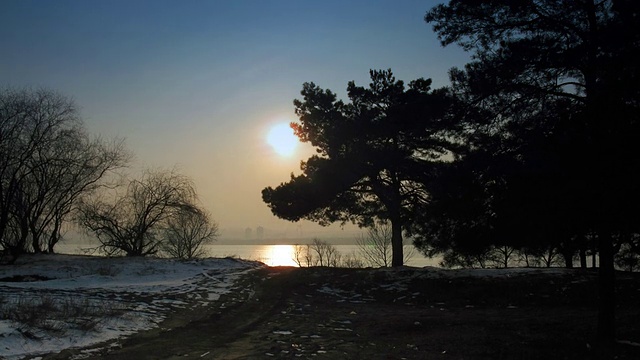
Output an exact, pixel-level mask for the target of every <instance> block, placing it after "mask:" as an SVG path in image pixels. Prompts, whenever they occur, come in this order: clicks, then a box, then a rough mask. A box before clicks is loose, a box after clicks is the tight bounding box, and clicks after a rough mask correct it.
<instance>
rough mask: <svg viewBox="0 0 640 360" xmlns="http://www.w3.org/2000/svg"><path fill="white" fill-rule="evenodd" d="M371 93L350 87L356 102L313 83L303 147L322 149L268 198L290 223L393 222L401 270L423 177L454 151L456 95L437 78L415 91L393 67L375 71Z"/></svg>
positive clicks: (304, 110)
mask: <svg viewBox="0 0 640 360" xmlns="http://www.w3.org/2000/svg"><path fill="white" fill-rule="evenodd" d="M370 75H371V83H370V84H369V87H368V88H365V87H359V86H356V84H355V83H354V82H350V83H349V84H348V86H347V93H348V97H349V100H350V102H349V103H344V102H343V101H341V100H337V97H336V94H334V93H332V92H331V91H330V90H323V89H321V88H320V87H318V86H317V85H315V84H313V83H305V84H304V85H303V89H302V92H301V94H302V96H303V100H295V101H294V105H295V107H296V114H297V115H298V117H299V118H300V122H299V123H292V124H291V125H292V127H293V129H294V131H295V133H296V135H297V136H298V137H299V138H300V140H301V141H303V142H310V143H311V144H312V145H313V146H315V147H316V148H317V152H318V155H315V156H312V157H311V158H309V159H308V160H307V161H305V162H303V163H302V165H301V170H302V174H301V175H297V176H294V175H291V180H290V181H289V182H286V183H282V184H280V185H279V186H277V187H276V188H271V187H268V188H265V189H264V190H263V191H262V197H263V200H264V201H265V203H267V204H268V205H269V207H270V208H271V211H272V212H273V213H274V214H275V215H276V216H278V217H281V218H283V219H287V220H291V221H297V220H300V219H308V220H312V221H316V222H319V223H320V224H328V223H331V222H336V221H340V222H354V223H358V224H360V225H361V226H368V225H371V224H373V223H374V222H376V221H382V220H388V221H389V222H390V223H391V225H392V232H393V235H392V243H393V245H392V247H393V260H392V265H393V266H400V265H402V263H403V253H402V245H403V244H402V231H403V228H406V227H407V226H408V224H409V223H410V221H411V220H412V219H413V217H414V215H415V213H416V212H417V211H418V208H419V207H420V206H422V205H423V204H424V203H425V202H426V201H427V197H428V192H427V189H426V188H425V186H424V184H423V182H422V179H423V178H424V176H425V175H426V174H428V173H429V172H431V171H432V168H433V164H434V163H435V162H438V161H440V159H441V157H442V156H444V155H446V154H447V153H448V151H449V147H451V146H452V145H451V143H450V139H448V138H447V136H446V133H445V130H447V129H448V128H449V127H450V124H447V121H446V118H445V116H444V115H445V114H446V113H447V108H448V106H449V100H448V94H447V93H446V92H445V91H442V90H431V80H425V79H418V80H415V81H412V82H411V83H410V84H409V86H408V88H406V87H405V85H404V83H403V82H402V81H399V80H396V79H395V77H394V76H393V74H392V72H391V70H387V71H373V70H372V71H371V72H370Z"/></svg>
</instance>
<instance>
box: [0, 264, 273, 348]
mask: <svg viewBox="0 0 640 360" xmlns="http://www.w3.org/2000/svg"><path fill="white" fill-rule="evenodd" d="M259 266H262V264H260V263H257V262H249V261H243V260H236V259H228V258H227V259H202V260H193V261H178V260H170V259H155V258H105V257H90V256H80V255H38V256H25V257H22V258H19V259H18V262H17V264H15V265H10V266H8V265H3V266H0V359H20V358H22V357H26V356H35V355H38V354H45V353H51V352H58V351H61V350H63V349H68V348H74V347H76V348H82V347H87V346H91V345H95V344H98V343H102V342H105V341H108V340H115V339H119V338H122V337H125V336H127V335H129V334H132V333H135V332H138V331H140V330H145V329H150V328H153V327H156V326H158V324H159V323H160V322H161V321H162V320H163V319H165V317H166V315H167V314H168V313H169V312H170V311H172V310H175V309H177V308H184V307H187V306H194V307H197V306H205V305H208V304H209V303H211V302H213V301H216V300H218V299H219V297H220V295H222V294H225V293H228V292H230V291H231V290H232V289H233V287H234V282H235V281H236V280H237V279H238V278H239V277H240V276H241V275H242V274H244V273H245V272H247V271H250V270H251V269H254V268H256V267H259ZM112 346H113V344H112Z"/></svg>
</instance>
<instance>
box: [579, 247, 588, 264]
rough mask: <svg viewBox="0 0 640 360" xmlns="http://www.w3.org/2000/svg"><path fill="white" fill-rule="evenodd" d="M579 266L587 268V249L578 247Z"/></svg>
mask: <svg viewBox="0 0 640 360" xmlns="http://www.w3.org/2000/svg"><path fill="white" fill-rule="evenodd" d="M580 268H582V269H586V268H587V250H585V249H584V248H583V247H582V248H580Z"/></svg>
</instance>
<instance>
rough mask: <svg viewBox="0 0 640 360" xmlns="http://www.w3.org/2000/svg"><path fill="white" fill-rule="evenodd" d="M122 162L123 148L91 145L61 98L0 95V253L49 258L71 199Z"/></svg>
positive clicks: (87, 190)
mask: <svg viewBox="0 0 640 360" xmlns="http://www.w3.org/2000/svg"><path fill="white" fill-rule="evenodd" d="M128 159H129V154H128V153H127V152H126V151H125V149H124V145H123V142H122V141H117V140H116V141H113V142H112V143H111V142H106V141H103V140H101V139H99V138H98V139H91V138H90V136H89V135H88V134H87V132H86V130H85V129H84V125H83V123H82V121H81V119H80V116H79V114H78V111H77V108H76V106H75V104H74V103H73V101H71V100H69V99H67V98H65V97H64V96H61V95H59V94H57V93H55V92H53V91H49V90H38V91H27V90H23V91H13V90H5V91H3V92H0V247H1V248H2V249H3V250H8V251H10V252H12V253H13V254H14V255H17V254H19V253H21V252H24V251H34V252H40V251H42V250H45V248H46V250H48V251H50V252H52V251H53V248H54V246H55V244H56V243H57V242H58V240H59V238H60V228H61V226H62V224H63V222H64V221H65V220H66V218H67V217H68V215H69V214H70V213H71V212H72V211H73V209H74V208H75V205H76V204H77V202H78V199H79V198H80V197H81V196H84V195H87V194H89V193H91V192H92V191H94V190H95V189H96V188H98V187H99V186H101V185H102V181H103V179H104V178H105V175H106V174H108V173H109V172H111V171H113V170H115V169H117V168H120V167H122V166H124V165H125V164H126V163H127V161H128Z"/></svg>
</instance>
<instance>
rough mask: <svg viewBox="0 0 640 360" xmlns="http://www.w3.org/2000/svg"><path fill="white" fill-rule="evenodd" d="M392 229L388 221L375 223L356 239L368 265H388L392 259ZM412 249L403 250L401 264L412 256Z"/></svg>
mask: <svg viewBox="0 0 640 360" xmlns="http://www.w3.org/2000/svg"><path fill="white" fill-rule="evenodd" d="M392 235H393V234H392V229H391V225H390V224H389V223H380V224H375V225H373V226H371V227H369V228H368V229H367V235H366V236H364V235H361V236H360V237H359V238H358V239H357V240H356V244H357V245H358V250H359V252H360V256H361V257H362V258H363V259H364V262H365V263H366V264H367V265H368V266H373V267H388V266H391V261H392V241H391V240H392V237H393V236H392ZM413 255H414V252H413V251H412V250H408V251H404V255H403V256H404V259H403V264H406V263H407V262H409V260H410V259H411V258H412V257H413Z"/></svg>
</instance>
